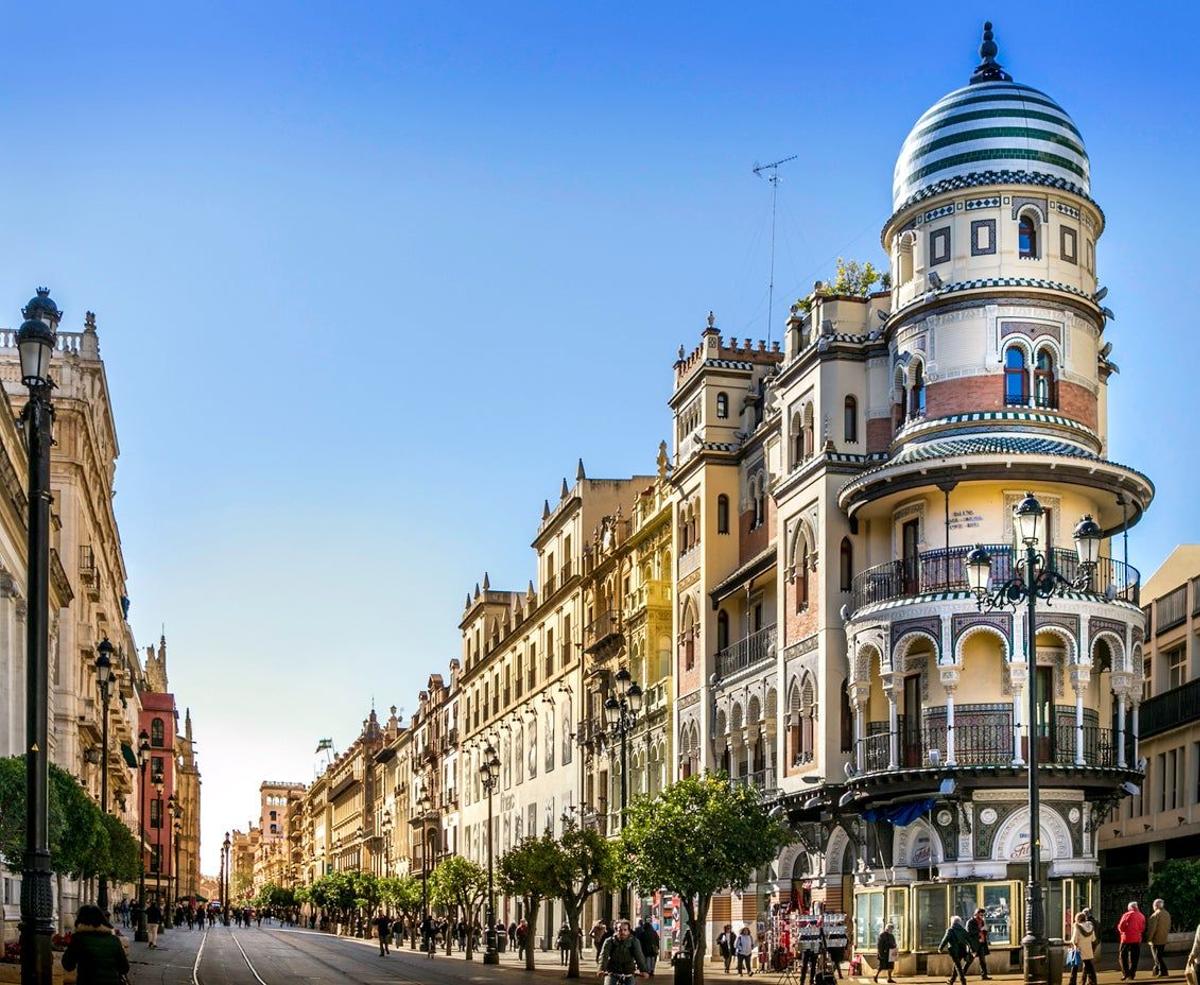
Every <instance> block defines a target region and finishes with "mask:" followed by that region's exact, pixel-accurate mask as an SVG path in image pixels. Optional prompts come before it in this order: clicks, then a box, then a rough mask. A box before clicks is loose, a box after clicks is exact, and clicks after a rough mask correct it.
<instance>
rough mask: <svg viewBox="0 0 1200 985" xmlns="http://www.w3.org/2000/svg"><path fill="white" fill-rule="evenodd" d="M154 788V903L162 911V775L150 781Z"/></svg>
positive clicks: (164, 916) (155, 775)
mask: <svg viewBox="0 0 1200 985" xmlns="http://www.w3.org/2000/svg"><path fill="white" fill-rule="evenodd" d="M151 783H152V784H153V786H154V801H155V803H156V804H157V806H158V810H157V817H154V818H152V819H151V820H153V821H156V822H157V824H156V825H155V827H154V902H156V903H157V904H158V907H159V909H160V910H161V909H163V899H162V827H163V799H162V792H163V775H162V774H161V773H155V774H154V776H153V778H152V779H151ZM163 919H164V920H165V919H166V914H165V913H164V914H163Z"/></svg>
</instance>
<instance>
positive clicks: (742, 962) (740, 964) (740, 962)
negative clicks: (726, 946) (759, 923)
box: [733, 927, 754, 978]
mask: <svg viewBox="0 0 1200 985" xmlns="http://www.w3.org/2000/svg"><path fill="white" fill-rule="evenodd" d="M733 951H734V954H736V955H737V973H738V977H739V978H740V977H741V974H742V969H743V968H745V969H746V974H747V975H749V976H750V977H751V978H753V977H754V969H753V968H751V967H750V958H751V956H752V955H753V954H754V938H753V937H751V936H750V928H749V927H743V928H742V929H741V931H740V932H739V933H738V937H737V943H735V944H734V946H733Z"/></svg>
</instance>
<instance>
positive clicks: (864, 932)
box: [854, 889, 945, 954]
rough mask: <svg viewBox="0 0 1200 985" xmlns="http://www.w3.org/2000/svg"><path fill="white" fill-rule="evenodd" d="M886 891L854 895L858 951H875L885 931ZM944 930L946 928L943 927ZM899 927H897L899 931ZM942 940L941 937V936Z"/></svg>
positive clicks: (871, 952)
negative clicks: (881, 934) (876, 943)
mask: <svg viewBox="0 0 1200 985" xmlns="http://www.w3.org/2000/svg"><path fill="white" fill-rule="evenodd" d="M883 911H884V893H883V890H882V889H876V890H872V891H871V892H867V893H856V894H855V896H854V945H855V949H856V950H858V951H865V952H867V953H868V954H873V953H874V952H875V942H876V941H877V940H879V935H880V933H881V932H882V931H883V924H884V912H883ZM942 929H943V931H944V930H945V928H942ZM898 930H899V928H897V931H898ZM938 940H939V941H940V940H941V938H940V937H939V938H938Z"/></svg>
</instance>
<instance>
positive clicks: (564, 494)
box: [558, 476, 571, 499]
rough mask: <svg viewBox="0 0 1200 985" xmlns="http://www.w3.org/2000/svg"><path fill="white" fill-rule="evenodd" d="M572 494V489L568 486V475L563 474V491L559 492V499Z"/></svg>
mask: <svg viewBox="0 0 1200 985" xmlns="http://www.w3.org/2000/svg"><path fill="white" fill-rule="evenodd" d="M569 495H571V490H570V489H568V488H567V477H566V476H563V484H562V491H561V492H560V493H559V494H558V498H559V499H566V498H567V497H568V496H569Z"/></svg>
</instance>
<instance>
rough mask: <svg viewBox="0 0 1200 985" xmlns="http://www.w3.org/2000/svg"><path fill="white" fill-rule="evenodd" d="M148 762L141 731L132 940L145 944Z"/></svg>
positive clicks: (146, 743)
mask: <svg viewBox="0 0 1200 985" xmlns="http://www.w3.org/2000/svg"><path fill="white" fill-rule="evenodd" d="M149 762H150V734H149V733H148V732H147V731H146V730H145V729H142V730H141V732H139V733H138V772H139V774H140V775H141V788H140V792H139V795H138V800H139V803H138V829H139V836H138V842H139V844H138V858H139V859H141V862H142V864H141V866H140V869H139V871H138V922H137V929H136V930H135V931H134V932H133V939H134V940H135V941H139V942H142V943H145V942H146V941H148V940H150V935H149V933H147V931H146V765H147V764H148V763H149Z"/></svg>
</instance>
